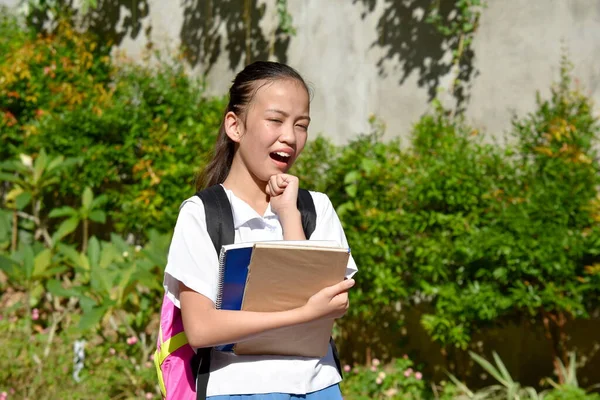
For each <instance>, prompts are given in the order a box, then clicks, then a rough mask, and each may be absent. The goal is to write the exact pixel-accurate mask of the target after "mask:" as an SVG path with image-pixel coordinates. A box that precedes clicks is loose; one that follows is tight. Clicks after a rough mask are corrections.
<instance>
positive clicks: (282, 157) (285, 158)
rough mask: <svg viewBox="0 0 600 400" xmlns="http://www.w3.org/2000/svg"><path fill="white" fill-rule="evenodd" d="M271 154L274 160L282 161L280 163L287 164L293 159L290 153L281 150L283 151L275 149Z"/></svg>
mask: <svg viewBox="0 0 600 400" xmlns="http://www.w3.org/2000/svg"><path fill="white" fill-rule="evenodd" d="M269 155H270V156H271V158H272V159H273V160H275V161H277V162H280V163H285V164H287V163H289V161H290V160H291V159H292V157H291V156H290V155H289V154H287V153H284V152H281V151H274V152H273V153H270V154H269Z"/></svg>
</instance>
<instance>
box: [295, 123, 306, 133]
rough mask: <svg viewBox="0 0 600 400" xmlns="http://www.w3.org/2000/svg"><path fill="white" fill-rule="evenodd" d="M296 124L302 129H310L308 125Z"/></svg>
mask: <svg viewBox="0 0 600 400" xmlns="http://www.w3.org/2000/svg"><path fill="white" fill-rule="evenodd" d="M296 126H297V127H299V128H301V129H303V130H305V131H307V130H308V125H300V124H298V125H296Z"/></svg>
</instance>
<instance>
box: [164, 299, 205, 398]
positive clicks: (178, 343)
mask: <svg viewBox="0 0 600 400" xmlns="http://www.w3.org/2000/svg"><path fill="white" fill-rule="evenodd" d="M194 355H195V352H194V349H192V347H191V346H190V345H189V344H188V340H187V337H186V336H185V332H183V321H182V319H181V311H180V310H179V308H178V307H176V306H175V304H173V302H172V301H171V299H169V298H168V297H167V296H166V295H165V296H164V298H163V304H162V308H161V310H160V330H159V332H158V340H157V344H156V352H155V353H154V365H155V367H156V373H157V374H158V382H159V385H160V391H161V392H162V395H163V398H164V399H167V400H175V399H177V400H195V399H196V382H195V377H194V372H193V371H192V359H193V357H194Z"/></svg>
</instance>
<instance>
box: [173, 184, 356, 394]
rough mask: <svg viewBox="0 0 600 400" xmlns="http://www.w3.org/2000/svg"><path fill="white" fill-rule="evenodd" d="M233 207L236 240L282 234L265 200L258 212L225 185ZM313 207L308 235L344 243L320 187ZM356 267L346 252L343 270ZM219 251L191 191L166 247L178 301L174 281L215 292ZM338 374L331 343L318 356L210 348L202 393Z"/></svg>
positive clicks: (323, 379) (308, 387)
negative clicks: (261, 212) (241, 352)
mask: <svg viewBox="0 0 600 400" xmlns="http://www.w3.org/2000/svg"><path fill="white" fill-rule="evenodd" d="M226 193H227V196H228V198H229V202H230V203H231V208H232V211H233V223H234V228H235V243H242V242H253V241H263V240H282V239H283V231H282V228H281V224H280V223H279V218H278V217H277V215H276V214H274V213H273V212H272V211H271V206H270V205H269V206H268V208H267V210H266V212H265V215H264V216H262V217H261V216H260V215H259V214H258V213H257V212H256V211H255V210H254V209H252V207H250V206H249V205H248V204H247V203H246V202H244V201H243V200H241V199H239V198H238V197H236V196H235V195H234V194H233V192H231V191H230V190H226ZM310 193H311V195H312V197H313V200H314V203H315V209H316V211H317V223H316V227H315V230H314V232H313V233H312V235H311V237H310V239H311V240H335V241H337V242H338V243H340V244H341V245H342V246H348V243H347V241H346V236H345V235H344V231H343V229H342V225H341V224H340V220H339V218H338V216H337V214H336V213H335V210H334V208H333V206H332V204H331V201H330V200H329V198H328V197H327V195H325V194H323V193H317V192H310ZM356 271H357V267H356V264H355V262H354V260H353V259H352V256H350V261H349V262H348V269H347V271H346V275H347V276H348V277H350V276H352V275H353V274H354V273H355V272H356ZM217 275H218V257H217V254H216V251H215V248H214V246H213V244H212V241H211V239H210V237H209V235H208V232H207V230H206V219H205V214H204V205H203V203H202V200H200V198H198V197H197V196H193V197H191V198H189V199H187V200H186V201H184V202H183V204H182V205H181V208H180V211H179V216H178V218H177V224H176V225H175V232H174V234H173V239H172V241H171V246H170V248H169V256H168V262H167V267H166V270H165V280H164V287H165V290H166V291H167V296H169V298H170V299H171V300H172V301H173V303H174V304H175V305H176V306H177V307H179V306H180V303H179V282H182V283H183V284H185V285H186V286H187V287H189V288H190V289H192V290H195V291H196V292H198V293H200V294H202V295H204V296H206V297H208V298H209V299H211V300H212V301H213V302H214V301H215V299H216V296H217ZM340 380H341V377H340V375H339V373H338V371H337V368H336V366H335V362H334V359H333V355H332V352H331V348H330V349H329V351H328V353H327V355H326V356H325V357H324V358H322V359H317V358H307V357H287V356H280V357H278V356H237V355H235V354H233V353H225V352H219V351H213V356H212V359H211V373H210V378H209V382H208V388H207V396H216V395H237V394H258V393H274V392H278V393H293V394H306V393H311V392H314V391H317V390H321V389H324V388H326V387H328V386H331V385H334V384H336V383H338V382H339V381H340Z"/></svg>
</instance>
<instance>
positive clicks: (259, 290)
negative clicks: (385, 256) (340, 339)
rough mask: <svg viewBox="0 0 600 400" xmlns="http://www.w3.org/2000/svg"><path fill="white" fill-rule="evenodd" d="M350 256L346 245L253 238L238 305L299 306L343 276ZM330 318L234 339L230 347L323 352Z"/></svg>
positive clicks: (314, 354) (245, 307) (249, 307)
mask: <svg viewBox="0 0 600 400" xmlns="http://www.w3.org/2000/svg"><path fill="white" fill-rule="evenodd" d="M348 258H349V251H348V249H347V248H339V247H309V246H298V245H286V244H273V243H268V244H267V243H264V244H263V243H257V244H256V245H255V248H254V250H253V252H252V258H251V260H250V265H249V267H248V269H249V270H248V277H247V280H246V288H245V292H244V298H243V302H242V310H245V311H263V312H270V311H286V310H291V309H293V308H297V307H301V306H303V305H304V304H306V302H307V301H308V299H309V298H310V297H311V296H312V295H314V294H315V293H317V292H318V291H319V290H321V289H323V288H325V287H327V286H331V285H335V284H336V283H339V282H341V281H342V280H343V279H344V277H345V275H346V267H347V265H348ZM333 323H334V320H333V319H323V320H318V321H312V322H310V323H306V324H301V325H295V326H291V327H287V328H282V329H278V330H274V331H270V332H267V333H264V334H262V335H260V336H257V337H255V338H252V339H249V340H246V341H243V342H239V343H236V345H235V346H234V352H235V353H236V354H238V355H249V354H253V355H288V356H301V357H319V358H320V357H324V356H325V355H326V354H327V349H328V345H329V338H330V336H331V330H332V329H333Z"/></svg>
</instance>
